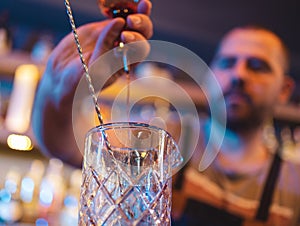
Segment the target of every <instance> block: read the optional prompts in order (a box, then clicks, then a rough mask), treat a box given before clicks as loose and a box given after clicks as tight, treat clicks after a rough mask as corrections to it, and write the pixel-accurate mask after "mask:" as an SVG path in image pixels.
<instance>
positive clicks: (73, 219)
mask: <svg viewBox="0 0 300 226" xmlns="http://www.w3.org/2000/svg"><path fill="white" fill-rule="evenodd" d="M81 179H82V173H81V170H79V169H76V170H74V171H73V172H72V174H71V178H70V184H69V188H68V190H67V192H66V196H65V198H64V206H63V209H62V211H61V214H60V224H61V225H64V226H73V225H78V207H79V199H80V187H81Z"/></svg>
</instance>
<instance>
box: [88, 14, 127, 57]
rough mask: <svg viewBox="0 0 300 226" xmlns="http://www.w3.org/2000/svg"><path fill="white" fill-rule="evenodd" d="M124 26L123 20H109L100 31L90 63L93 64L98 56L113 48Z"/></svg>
mask: <svg viewBox="0 0 300 226" xmlns="http://www.w3.org/2000/svg"><path fill="white" fill-rule="evenodd" d="M124 26H125V20H124V19H122V18H115V19H113V20H111V21H110V22H109V23H108V24H107V25H106V26H105V28H104V29H103V30H102V31H101V33H100V35H99V37H98V40H97V42H96V46H95V49H94V51H93V54H92V56H91V59H90V62H91V63H92V62H94V61H95V60H96V59H97V58H98V57H99V56H100V55H102V54H103V53H105V52H107V51H108V50H111V49H112V48H114V47H115V46H114V43H115V41H116V40H118V39H119V38H120V34H121V32H122V31H123V29H124Z"/></svg>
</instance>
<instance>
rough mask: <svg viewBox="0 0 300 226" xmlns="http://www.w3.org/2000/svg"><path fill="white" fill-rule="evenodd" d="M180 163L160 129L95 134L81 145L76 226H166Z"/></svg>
mask: <svg viewBox="0 0 300 226" xmlns="http://www.w3.org/2000/svg"><path fill="white" fill-rule="evenodd" d="M181 161H182V158H181V156H180V153H179V150H178V148H177V145H176V144H175V142H174V140H173V139H172V138H171V137H170V135H169V134H168V133H167V132H165V131H164V130H161V129H159V128H156V127H151V126H149V125H147V124H135V123H115V124H107V125H103V126H100V127H97V128H94V129H93V130H91V131H90V132H89V133H88V135H87V139H86V146H85V156H84V165H83V181H82V187H81V200H80V205H81V206H80V212H79V225H122V226H124V225H147V226H148V225H170V224H171V223H170V221H171V218H170V214H171V192H172V190H171V176H172V169H173V168H174V167H176V166H177V165H179V164H180V163H181Z"/></svg>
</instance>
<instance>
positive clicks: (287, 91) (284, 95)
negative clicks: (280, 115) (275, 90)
mask: <svg viewBox="0 0 300 226" xmlns="http://www.w3.org/2000/svg"><path fill="white" fill-rule="evenodd" d="M294 88H295V81H294V80H293V79H292V78H291V77H290V76H289V75H285V76H284V80H283V83H282V87H281V92H280V95H279V101H280V103H281V104H286V103H287V102H288V101H289V99H290V97H291V95H292V93H293V91H294Z"/></svg>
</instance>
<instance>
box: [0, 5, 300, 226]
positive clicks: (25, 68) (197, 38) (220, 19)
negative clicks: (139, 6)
mask: <svg viewBox="0 0 300 226" xmlns="http://www.w3.org/2000/svg"><path fill="white" fill-rule="evenodd" d="M152 3H153V14H152V18H153V21H154V36H153V38H152V39H154V40H163V41H169V42H173V43H176V44H179V45H182V46H184V47H186V48H188V49H190V50H191V51H193V52H195V53H196V54H197V55H198V56H199V57H200V58H202V59H203V60H204V61H205V62H206V63H207V64H209V62H210V60H211V58H212V56H213V53H214V50H215V48H216V46H217V43H218V41H219V40H220V38H221V37H222V35H223V34H224V33H225V32H226V31H228V30H229V29H230V28H232V27H235V26H239V25H246V24H257V25H263V26H265V27H267V28H270V29H272V30H273V31H275V32H276V33H277V34H279V35H280V36H281V37H282V38H283V40H284V41H285V42H286V44H287V46H288V48H289V49H290V53H291V63H292V67H291V71H290V75H291V76H292V77H293V78H294V79H295V81H296V89H295V92H294V94H293V97H292V100H291V102H290V103H289V105H288V106H279V107H278V111H277V115H276V117H278V118H283V119H287V120H288V121H289V122H290V123H291V125H292V127H293V130H290V129H287V130H285V133H284V139H285V142H286V143H285V145H286V150H287V153H289V154H288V156H291V157H290V158H294V159H295V161H299V158H300V157H299V154H298V152H297V154H295V153H296V152H295V149H297V150H298V148H297V147H298V146H299V140H300V136H299V131H300V130H299V129H298V124H299V122H300V117H299V115H300V114H299V113H300V106H299V104H300V89H299V85H300V43H299V40H300V28H299V26H298V25H297V24H298V22H299V21H300V14H299V12H298V9H299V6H300V5H299V2H298V1H296V0H287V1H284V2H282V1H276V0H275V1H271V2H270V1H266V0H251V1H239V0H226V1H220V0H201V1H200V0H185V1H178V0H175V1H174V0H173V1H171V0H161V1H160V0H152ZM71 6H72V9H73V13H74V17H75V21H76V25H77V26H79V25H81V24H84V23H87V22H91V21H96V20H102V19H103V18H104V17H103V16H102V15H101V14H100V11H99V9H98V6H97V3H96V0H76V1H75V0H73V1H71ZM70 31H71V30H70V25H69V22H68V18H67V14H66V10H65V7H64V1H63V0H42V1H41V0H1V3H0V225H1V223H2V222H6V223H14V222H19V224H21V222H22V224H24V225H47V224H48V223H49V222H51V220H53V219H56V220H57V221H56V222H54V223H53V222H51V224H54V225H76V223H75V224H74V222H76V217H77V216H76V214H75V215H74V212H75V213H76V208H77V202H78V195H79V191H78V186H79V185H78V181H79V182H80V171H78V169H74V168H72V167H71V166H68V165H66V164H64V163H62V162H60V161H59V160H58V159H52V158H50V157H46V156H44V155H42V154H41V153H40V151H39V148H38V147H37V146H36V144H35V141H34V136H33V134H32V131H31V122H30V116H31V108H32V104H33V100H34V96H35V90H36V88H37V86H38V82H39V79H40V77H41V76H42V72H43V69H44V66H45V62H46V60H47V56H48V54H49V53H50V51H51V50H52V48H53V47H54V46H55V45H56V44H57V43H58V42H59V41H60V39H61V38H62V37H63V36H64V35H66V34H67V33H69V32H70ZM144 69H145V70H146V69H147V70H158V69H159V70H160V72H158V73H162V74H164V75H165V74H166V73H167V74H168V75H167V76H171V77H172V79H174V80H175V81H176V80H178V81H179V82H180V84H182V86H183V87H186V89H187V90H189V91H190V92H189V93H190V95H191V97H192V99H193V100H194V101H195V104H196V106H197V109H198V110H199V113H201V111H202V109H203V108H202V107H203V105H204V102H205V101H204V98H203V94H202V92H201V90H199V89H197V87H195V85H194V84H193V83H192V82H191V81H190V80H189V79H188V76H186V75H184V74H183V73H182V72H181V71H178V70H169V68H168V72H166V71H165V70H164V69H165V68H164V67H161V66H158V65H150V66H148V67H145V68H144ZM170 73H171V74H170ZM105 97H107V101H106V100H105V99H104V101H103V103H104V105H105V104H107V109H105V108H104V111H107V112H109V104H110V92H109V91H108V94H107V95H106V96H105ZM146 102H148V101H146ZM153 106H154V107H153ZM158 106H159V109H160V110H158ZM165 107H166V104H165V103H163V102H162V101H161V100H160V101H158V102H157V101H156V102H155V103H154V104H152V105H151V107H149V106H146V107H145V106H144V104H143V103H141V104H140V105H139V106H138V107H137V108H136V109H135V112H136V117H137V118H139V119H140V118H142V119H144V120H148V119H149V117H151V116H153V115H155V112H156V114H158V112H159V113H160V114H164V116H165V114H166V111H163V110H161V109H165ZM169 111H170V112H171V113H170V112H168V117H169V121H170V125H171V127H172V123H174V124H176V122H174V121H176V120H178V117H176V115H175V116H174V114H172V111H171V110H169ZM141 112H142V113H141ZM147 117H148V118H147ZM160 117H162V118H163V116H162V115H160ZM172 129H173V131H174V134H175V136H176V134H177V133H178V131H177V130H176V126H173V127H172ZM295 131H296V132H295ZM288 151H289V152H288ZM291 153H292V154H291ZM37 172H39V173H37ZM58 210H59V211H58ZM26 211H27V212H26ZM53 216H54V217H53ZM66 216H67V217H66ZM66 219H69V222H66ZM49 224H50V223H49ZM51 224H50V225H51Z"/></svg>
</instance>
